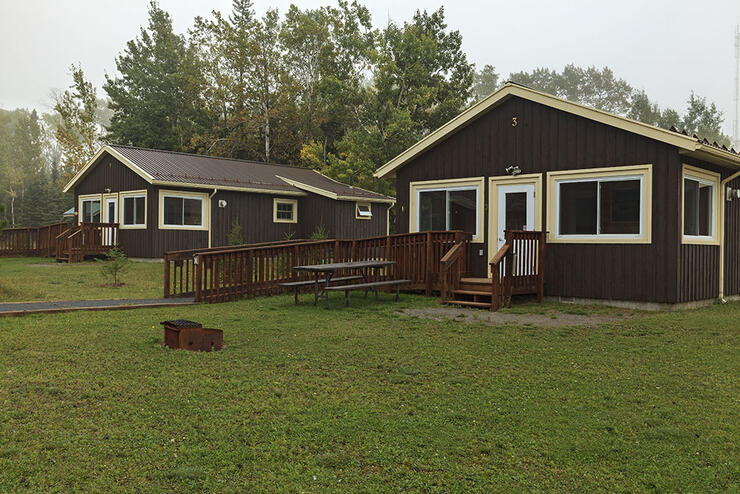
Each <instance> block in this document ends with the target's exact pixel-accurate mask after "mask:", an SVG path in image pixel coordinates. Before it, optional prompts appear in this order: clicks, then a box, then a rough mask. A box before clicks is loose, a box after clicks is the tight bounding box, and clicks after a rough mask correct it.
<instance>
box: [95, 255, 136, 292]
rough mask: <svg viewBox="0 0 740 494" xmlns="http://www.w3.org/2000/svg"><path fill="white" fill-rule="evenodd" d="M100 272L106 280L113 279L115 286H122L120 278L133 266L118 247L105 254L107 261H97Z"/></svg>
mask: <svg viewBox="0 0 740 494" xmlns="http://www.w3.org/2000/svg"><path fill="white" fill-rule="evenodd" d="M97 261H98V262H99V263H100V272H101V273H102V274H103V276H104V277H106V278H113V286H120V285H122V283H118V277H119V276H120V275H121V274H123V273H124V272H125V271H126V270H128V268H129V267H130V266H131V261H130V260H129V258H128V257H126V254H125V253H124V252H123V250H121V248H120V247H118V246H117V245H116V246H115V247H113V248H112V249H111V250H109V251H108V252H107V253H106V254H105V259H97Z"/></svg>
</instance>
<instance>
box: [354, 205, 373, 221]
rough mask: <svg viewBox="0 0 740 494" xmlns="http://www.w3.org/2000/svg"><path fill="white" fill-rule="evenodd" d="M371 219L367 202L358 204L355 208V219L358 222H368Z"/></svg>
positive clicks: (371, 212) (371, 215)
mask: <svg viewBox="0 0 740 494" xmlns="http://www.w3.org/2000/svg"><path fill="white" fill-rule="evenodd" d="M372 217H373V210H372V207H371V206H370V203H369V202H358V203H357V205H356V207H355V218H356V219H358V220H369V219H372Z"/></svg>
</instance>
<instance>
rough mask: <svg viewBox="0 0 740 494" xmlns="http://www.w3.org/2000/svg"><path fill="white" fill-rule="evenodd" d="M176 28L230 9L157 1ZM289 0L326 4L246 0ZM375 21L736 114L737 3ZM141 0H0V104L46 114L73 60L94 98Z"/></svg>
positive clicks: (479, 52) (379, 15) (490, 57)
mask: <svg viewBox="0 0 740 494" xmlns="http://www.w3.org/2000/svg"><path fill="white" fill-rule="evenodd" d="M159 3H160V6H161V7H162V8H163V9H164V10H166V11H167V12H169V13H170V14H171V15H172V17H173V21H174V27H175V30H176V31H177V32H181V33H182V32H185V31H186V30H187V29H188V28H189V27H191V26H192V21H193V17H195V16H196V15H200V16H207V15H209V13H210V11H211V10H214V9H215V10H220V11H222V12H228V11H229V10H230V8H231V0H211V1H196V0H160V2H159ZM290 3H296V5H298V6H299V7H300V8H314V7H317V6H320V5H326V4H328V3H331V4H334V2H333V0H293V2H291V1H290V0H255V1H254V4H255V10H256V11H257V13H258V14H260V15H261V14H262V13H264V11H265V10H266V9H267V8H269V7H277V8H278V9H279V10H280V12H285V11H286V10H287V8H288V6H289V5H290ZM362 3H364V4H365V5H366V6H367V7H368V8H369V9H370V11H371V13H372V16H373V25H374V26H376V27H380V26H383V25H385V24H386V23H387V22H388V19H392V20H394V21H396V22H403V21H404V20H409V19H410V18H411V16H412V15H413V12H414V10H415V9H417V8H420V9H427V10H435V9H437V8H438V7H439V6H440V5H444V6H445V13H446V19H447V22H448V25H449V26H450V27H451V28H453V29H458V30H460V32H461V33H462V37H463V48H464V49H465V51H466V52H467V54H468V57H469V60H470V61H472V62H474V63H475V64H476V65H477V66H478V67H482V66H483V65H484V64H491V65H494V66H495V67H496V69H497V71H498V72H499V73H500V74H502V76H503V77H504V78H506V76H508V74H509V73H510V72H515V71H520V70H531V69H533V68H536V67H539V66H545V67H549V68H554V69H557V70H561V69H562V68H563V66H564V65H566V64H568V63H575V64H576V65H580V66H589V65H596V66H598V67H601V66H604V65H606V66H609V67H610V68H611V69H612V70H613V71H614V73H615V75H617V76H618V77H621V78H624V79H626V80H627V81H628V82H629V83H630V84H631V85H632V86H633V87H635V88H638V89H644V90H645V91H646V92H647V94H648V96H649V97H650V98H651V99H653V100H655V101H657V102H658V103H659V104H661V106H670V107H672V108H675V109H676V110H678V111H679V112H681V113H682V112H683V110H684V109H685V101H686V99H687V98H688V96H689V94H690V92H691V91H692V90H694V91H695V92H696V93H697V94H699V95H701V96H706V97H707V98H708V99H709V100H711V101H714V102H716V103H717V105H718V106H719V107H720V109H721V110H722V111H723V112H724V114H725V133H727V134H731V133H732V120H733V118H734V109H733V94H734V74H735V58H734V32H735V24H736V23H738V22H740V1H738V0H712V1H698V0H691V1H684V0H682V1H653V0H638V1H634V0H620V1H618V2H601V1H583V0H582V1H567V0H562V1H552V2H548V1H531V0H509V1H506V2H502V1H489V2H486V1H483V0H472V1H467V0H457V1H455V2H447V1H442V0H436V1H435V0H416V1H413V2H409V1H403V0H366V1H364V2H362ZM147 6H148V0H116V1H113V0H64V1H55V0H0V46H1V47H2V48H0V108H4V109H13V108H16V107H25V108H29V109H30V108H36V109H37V110H39V111H49V109H50V107H51V97H50V90H51V89H64V88H66V87H67V86H68V85H69V84H70V82H71V78H70V75H69V66H70V64H72V63H81V64H82V68H83V69H84V71H85V74H86V76H87V77H88V78H89V79H90V80H91V81H92V82H93V83H94V84H95V86H96V87H97V88H98V90H99V94H100V95H101V96H103V95H104V92H103V91H102V89H101V86H102V84H103V82H104V81H105V77H104V74H105V73H108V74H113V73H115V57H116V56H117V55H118V54H119V53H121V52H122V51H123V49H124V47H125V43H126V41H128V40H130V39H132V38H133V37H135V36H137V35H138V33H139V28H140V27H141V26H143V25H145V24H146V21H147Z"/></svg>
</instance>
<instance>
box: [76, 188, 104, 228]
mask: <svg viewBox="0 0 740 494" xmlns="http://www.w3.org/2000/svg"><path fill="white" fill-rule="evenodd" d="M79 200H80V205H79V215H80V216H79V222H80V223H100V196H97V195H96V196H94V197H84V196H80V198H79Z"/></svg>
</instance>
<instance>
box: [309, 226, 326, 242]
mask: <svg viewBox="0 0 740 494" xmlns="http://www.w3.org/2000/svg"><path fill="white" fill-rule="evenodd" d="M327 238H329V234H328V233H326V227H324V225H323V224H322V225H317V226H316V228H314V230H313V233H312V234H311V240H325V239H327Z"/></svg>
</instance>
